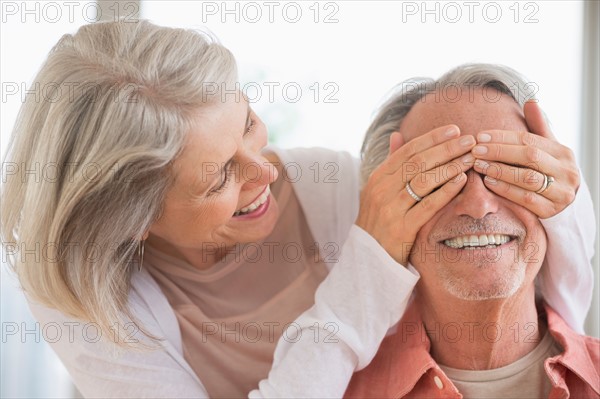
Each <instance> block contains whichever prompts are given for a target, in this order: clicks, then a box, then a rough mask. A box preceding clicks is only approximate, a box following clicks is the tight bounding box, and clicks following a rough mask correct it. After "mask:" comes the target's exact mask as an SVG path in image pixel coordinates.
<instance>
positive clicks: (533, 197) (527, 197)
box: [483, 176, 557, 218]
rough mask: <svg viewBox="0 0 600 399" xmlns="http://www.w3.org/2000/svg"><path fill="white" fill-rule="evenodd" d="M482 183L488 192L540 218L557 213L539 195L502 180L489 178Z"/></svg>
mask: <svg viewBox="0 0 600 399" xmlns="http://www.w3.org/2000/svg"><path fill="white" fill-rule="evenodd" d="M483 183H484V184H485V186H486V187H487V188H488V189H489V190H490V191H493V192H494V193H496V194H498V195H500V196H502V197H504V198H506V199H507V200H509V201H512V202H514V203H516V204H518V205H521V206H523V207H525V208H527V209H529V210H530V211H531V212H533V213H535V214H536V215H538V216H539V217H540V218H548V217H551V216H554V215H555V214H556V213H557V209H555V208H556V205H555V203H554V202H553V201H551V200H549V199H548V198H546V197H544V196H542V195H540V194H536V193H534V192H532V191H529V190H524V189H522V188H521V187H517V186H515V185H513V184H508V183H506V182H504V181H502V180H496V179H493V178H491V177H489V176H486V177H485V178H484V179H483Z"/></svg>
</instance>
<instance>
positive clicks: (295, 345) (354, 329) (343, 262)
mask: <svg viewBox="0 0 600 399" xmlns="http://www.w3.org/2000/svg"><path fill="white" fill-rule="evenodd" d="M338 261H339V262H338V263H337V264H336V265H335V267H333V269H332V271H331V272H330V273H329V275H328V276H327V277H326V278H325V280H324V281H323V282H322V283H321V285H320V286H319V288H318V289H317V292H316V295H315V304H314V306H313V307H311V308H310V309H309V310H308V311H306V312H304V313H303V314H302V315H301V316H300V317H299V318H298V319H296V321H295V323H297V325H299V326H300V327H301V330H298V329H297V328H294V329H291V330H290V331H289V333H288V334H287V335H286V339H283V338H281V339H280V340H279V342H278V344H277V348H276V350H275V356H274V362H273V368H272V369H271V371H270V372H269V376H268V378H267V379H265V380H263V381H261V382H260V383H259V389H258V390H254V391H252V392H250V395H249V396H250V397H251V398H267V397H268V398H272V397H287V398H292V397H338V398H339V397H342V396H343V394H344V392H345V391H346V388H347V386H348V382H349V381H350V378H351V377H352V373H354V372H355V371H356V370H360V369H362V368H363V367H366V366H367V365H368V364H369V363H370V361H371V360H372V359H373V357H374V356H375V354H376V352H377V349H378V348H379V345H380V343H381V341H382V340H383V338H384V337H385V335H386V333H387V331H388V329H389V328H390V327H392V326H393V325H394V324H396V323H397V322H398V320H400V318H401V316H402V314H403V313H404V310H405V308H406V304H407V302H408V299H409V298H410V295H411V292H412V290H413V288H414V285H415V284H416V282H417V280H418V278H419V276H418V274H417V272H416V271H415V270H414V269H412V270H411V271H409V270H408V269H406V268H405V267H403V266H402V265H399V264H398V263H396V261H394V260H393V259H392V258H391V257H390V255H388V253H387V252H386V251H385V250H384V249H383V248H382V247H381V246H379V244H378V243H377V242H376V241H375V239H373V238H372V237H371V236H370V235H369V234H367V233H366V232H365V231H364V230H362V229H361V228H359V227H358V226H356V225H354V226H352V228H351V229H350V233H349V236H348V239H347V241H346V243H345V244H344V246H343V248H342V252H341V256H340V258H339V259H338ZM296 339H297V342H294V341H296Z"/></svg>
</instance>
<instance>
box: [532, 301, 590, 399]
mask: <svg viewBox="0 0 600 399" xmlns="http://www.w3.org/2000/svg"><path fill="white" fill-rule="evenodd" d="M544 307H545V309H546V314H547V315H548V329H549V330H550V334H552V337H553V338H554V340H555V341H556V342H557V343H558V344H559V345H560V346H561V347H562V348H563V352H562V353H561V354H559V355H557V356H554V357H552V358H550V359H547V360H546V372H547V373H548V375H549V377H550V378H551V379H557V378H560V376H559V375H557V374H556V373H555V372H554V368H553V367H552V366H553V365H555V364H561V365H563V366H564V367H566V368H568V369H569V370H570V371H571V372H573V373H574V374H575V375H576V376H577V377H579V379H581V380H582V381H583V382H585V383H586V384H588V385H589V386H590V388H592V389H593V390H594V391H595V392H596V394H597V395H600V378H599V376H598V371H597V367H596V366H595V365H594V363H593V361H592V359H591V358H590V355H589V351H588V348H587V346H588V345H587V341H588V340H589V339H590V337H585V336H583V335H579V334H578V333H576V332H575V331H573V330H572V329H571V328H570V327H569V326H568V325H567V323H566V322H565V321H564V320H563V319H562V318H561V317H560V316H559V315H558V313H556V312H555V311H554V309H552V308H551V307H550V306H548V305H547V304H545V305H544ZM596 347H597V346H596ZM561 379H562V378H561Z"/></svg>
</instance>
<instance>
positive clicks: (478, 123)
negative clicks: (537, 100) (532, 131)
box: [400, 88, 528, 141]
mask: <svg viewBox="0 0 600 399" xmlns="http://www.w3.org/2000/svg"><path fill="white" fill-rule="evenodd" d="M450 124H455V125H457V126H458V127H459V128H460V131H461V135H466V134H469V135H476V134H477V133H479V132H481V131H483V130H489V129H500V130H515V131H526V130H528V129H527V125H526V123H525V118H524V116H523V112H522V110H521V108H520V106H519V104H517V103H516V102H515V100H514V99H513V98H512V97H511V96H509V95H508V94H505V93H501V92H499V91H497V90H495V89H491V88H484V89H481V88H463V89H462V90H461V91H460V92H459V91H457V90H454V91H453V92H446V93H445V92H444V91H438V92H435V93H429V94H427V95H426V96H424V97H423V98H422V99H421V100H419V101H417V103H416V104H415V105H414V106H413V107H412V109H411V110H410V111H409V113H408V114H407V115H406V117H405V118H404V120H403V121H402V124H401V126H400V132H401V133H402V135H403V136H404V139H405V140H406V141H410V140H412V139H414V138H416V137H418V136H420V135H422V134H424V133H427V132H429V131H430V130H432V129H435V128H437V127H440V126H445V125H450Z"/></svg>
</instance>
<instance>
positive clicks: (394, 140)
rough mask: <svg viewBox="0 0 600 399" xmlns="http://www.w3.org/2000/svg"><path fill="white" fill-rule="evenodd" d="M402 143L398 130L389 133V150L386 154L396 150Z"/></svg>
mask: <svg viewBox="0 0 600 399" xmlns="http://www.w3.org/2000/svg"><path fill="white" fill-rule="evenodd" d="M403 145H404V137H402V135H401V134H400V133H399V132H393V133H392V134H391V135H390V151H389V153H388V155H391V154H393V153H394V152H396V150H397V149H398V148H400V147H402V146H403Z"/></svg>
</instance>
